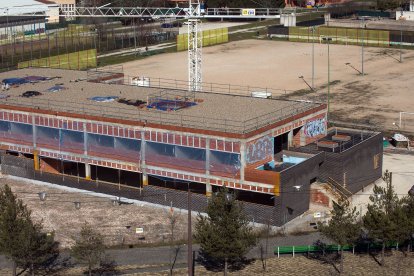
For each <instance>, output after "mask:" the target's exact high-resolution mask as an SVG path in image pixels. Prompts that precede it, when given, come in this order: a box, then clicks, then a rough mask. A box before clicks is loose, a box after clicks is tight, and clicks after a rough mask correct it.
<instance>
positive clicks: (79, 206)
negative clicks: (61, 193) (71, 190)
mask: <svg viewBox="0 0 414 276" xmlns="http://www.w3.org/2000/svg"><path fill="white" fill-rule="evenodd" d="M73 203H74V204H75V209H76V210H79V209H80V208H81V203H80V202H79V201H75V202H73Z"/></svg>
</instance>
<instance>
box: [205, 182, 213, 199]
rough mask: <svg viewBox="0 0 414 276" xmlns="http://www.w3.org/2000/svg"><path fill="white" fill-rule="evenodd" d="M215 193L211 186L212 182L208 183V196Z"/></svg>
mask: <svg viewBox="0 0 414 276" xmlns="http://www.w3.org/2000/svg"><path fill="white" fill-rule="evenodd" d="M212 193H213V189H212V188H211V184H210V183H206V196H207V197H211V194H212Z"/></svg>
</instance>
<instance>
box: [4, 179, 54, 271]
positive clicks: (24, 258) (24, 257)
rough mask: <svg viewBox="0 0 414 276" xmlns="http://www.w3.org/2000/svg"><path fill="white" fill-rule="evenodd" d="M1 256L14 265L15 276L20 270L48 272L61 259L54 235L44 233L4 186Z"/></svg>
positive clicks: (39, 224)
mask: <svg viewBox="0 0 414 276" xmlns="http://www.w3.org/2000/svg"><path fill="white" fill-rule="evenodd" d="M0 253H2V254H4V255H5V256H6V257H7V258H9V259H10V260H11V261H12V263H13V275H16V273H17V267H20V268H22V269H24V270H26V269H29V271H30V273H31V274H32V275H34V274H35V272H36V271H40V270H44V271H47V269H48V267H49V266H51V265H53V264H54V262H55V261H56V260H57V258H58V257H59V251H58V243H57V242H55V241H54V238H53V235H52V236H47V235H46V234H45V233H43V232H42V224H41V223H35V222H33V221H32V219H31V212H30V210H29V209H28V208H27V206H26V205H25V204H24V203H23V201H22V200H21V199H17V197H16V196H15V195H14V194H13V192H12V191H11V189H10V187H9V186H8V185H5V186H4V187H3V188H1V189H0Z"/></svg>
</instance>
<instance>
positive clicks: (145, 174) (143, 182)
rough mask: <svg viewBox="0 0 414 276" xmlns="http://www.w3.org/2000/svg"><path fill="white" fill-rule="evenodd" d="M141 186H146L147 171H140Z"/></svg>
mask: <svg viewBox="0 0 414 276" xmlns="http://www.w3.org/2000/svg"><path fill="white" fill-rule="evenodd" d="M142 186H148V175H147V173H142Z"/></svg>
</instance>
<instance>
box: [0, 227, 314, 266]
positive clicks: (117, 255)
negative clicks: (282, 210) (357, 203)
mask: <svg viewBox="0 0 414 276" xmlns="http://www.w3.org/2000/svg"><path fill="white" fill-rule="evenodd" d="M318 239H321V236H320V234H319V233H311V234H308V235H300V236H286V237H272V238H270V239H269V243H268V244H269V246H268V256H269V257H271V256H274V254H273V249H274V247H275V246H286V245H310V244H312V243H313V242H315V241H317V240H318ZM262 242H263V243H264V241H262ZM198 249H199V247H198V246H197V245H194V246H193V250H195V251H196V252H197V251H198ZM170 252H171V250H170V247H168V246H160V247H152V248H146V247H143V248H131V249H110V250H107V254H108V255H109V257H110V259H112V260H114V261H115V262H116V264H117V265H119V266H125V265H144V264H147V265H154V264H160V265H161V264H168V263H169V260H170ZM259 253H260V251H259V248H258V247H256V248H253V249H252V250H251V251H250V252H249V254H248V256H247V257H248V258H258V257H259ZM62 255H63V257H67V256H68V253H67V252H64V253H63V254H62ZM186 261H187V246H186V245H184V246H182V247H181V250H180V252H179V254H178V256H177V262H176V263H177V264H185V263H186ZM10 267H11V264H10V262H9V261H8V260H7V259H6V258H5V257H4V256H0V269H1V268H10Z"/></svg>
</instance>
